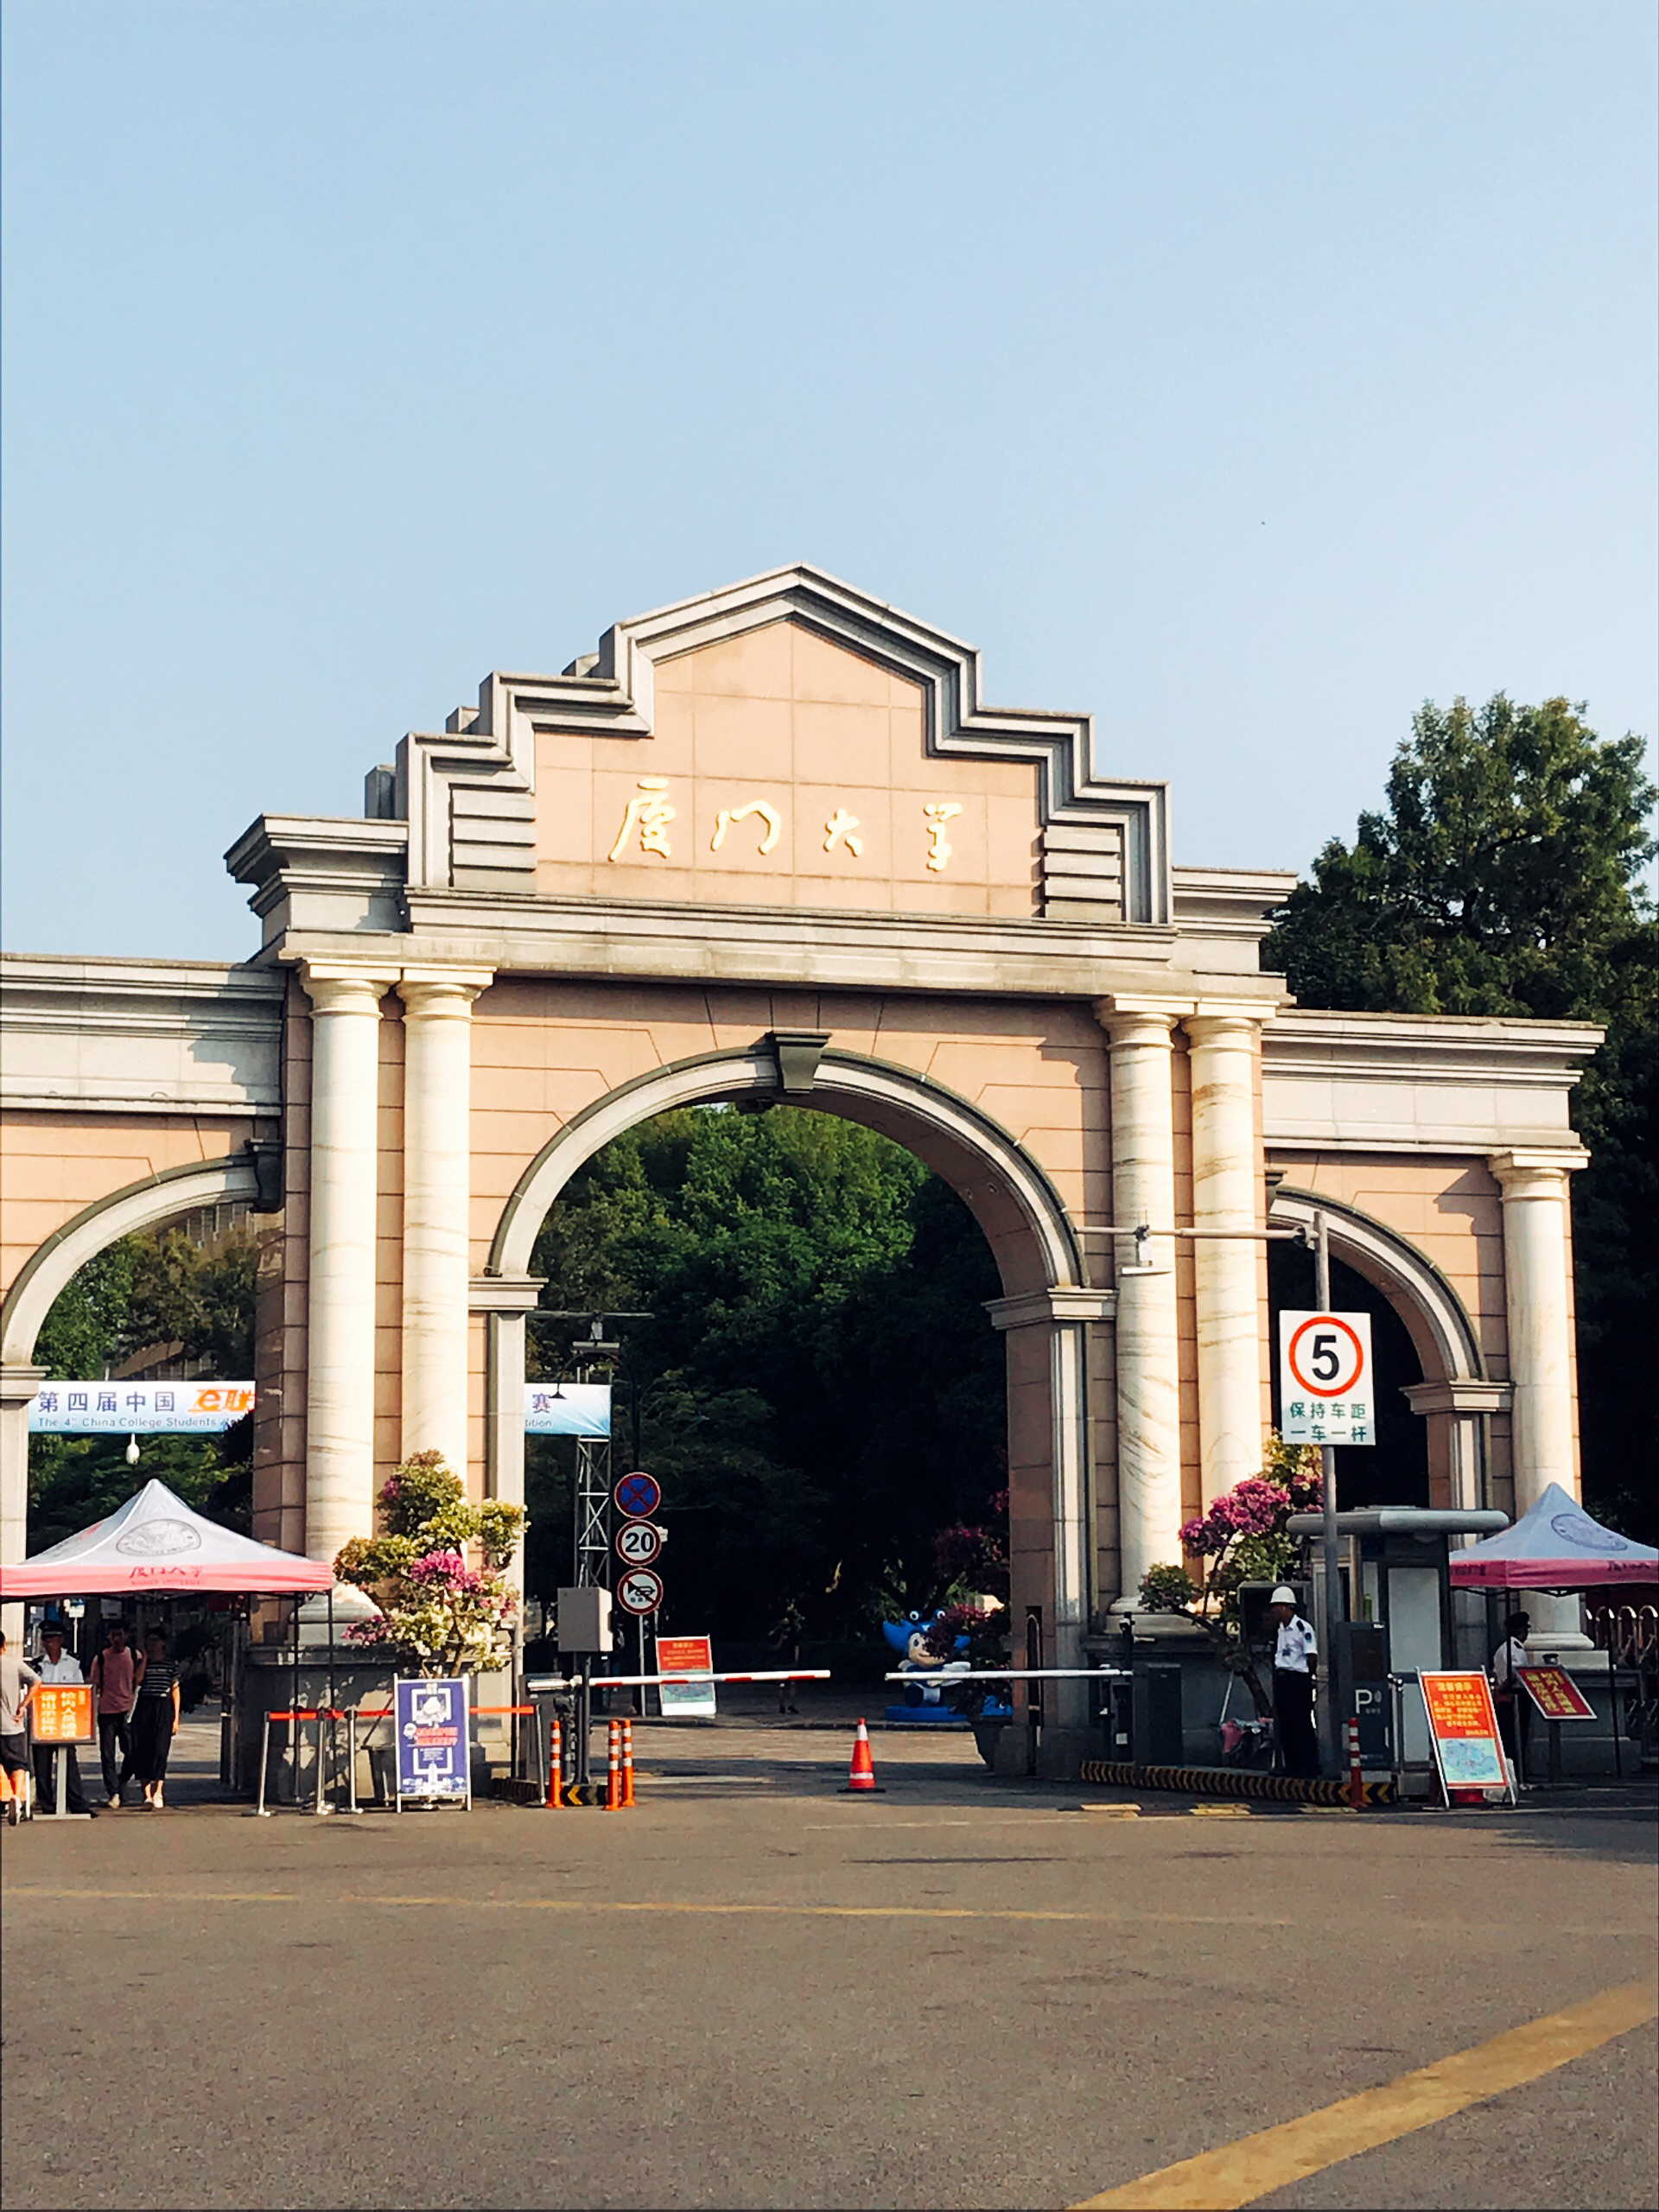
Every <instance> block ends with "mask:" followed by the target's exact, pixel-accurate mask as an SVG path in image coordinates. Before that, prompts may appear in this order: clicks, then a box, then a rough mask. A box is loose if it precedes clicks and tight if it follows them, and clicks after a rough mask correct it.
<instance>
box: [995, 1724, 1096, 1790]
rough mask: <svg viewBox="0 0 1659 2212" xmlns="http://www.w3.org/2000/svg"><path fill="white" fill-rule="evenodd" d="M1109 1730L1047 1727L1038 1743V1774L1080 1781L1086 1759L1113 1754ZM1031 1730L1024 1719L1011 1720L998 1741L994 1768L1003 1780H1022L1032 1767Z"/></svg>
mask: <svg viewBox="0 0 1659 2212" xmlns="http://www.w3.org/2000/svg"><path fill="white" fill-rule="evenodd" d="M1107 1757H1109V1752H1108V1751H1107V1749H1106V1735H1105V1731H1104V1730H1103V1729H1101V1728H1045V1729H1044V1730H1043V1731H1042V1732H1041V1734H1040V1735H1039V1738H1038V1743H1037V1774H1038V1777H1039V1780H1041V1781H1044V1782H1076V1781H1077V1778H1078V1777H1079V1776H1080V1774H1081V1773H1082V1770H1083V1762H1084V1759H1100V1758H1107ZM1031 1764H1032V1761H1031V1731H1030V1730H1029V1729H1028V1728H1027V1726H1026V1725H1025V1723H1024V1722H1023V1721H1019V1720H1011V1721H1010V1722H1009V1723H1008V1725H1007V1727H1006V1728H1004V1729H1003V1730H1002V1731H1001V1733H1000V1735H999V1737H998V1738H997V1745H996V1764H995V1767H994V1768H993V1769H992V1771H993V1772H994V1773H995V1775H996V1776H997V1777H998V1778H999V1779H1000V1780H1002V1781H1005V1782H1021V1781H1024V1780H1025V1779H1027V1777H1028V1776H1029V1774H1030V1771H1031Z"/></svg>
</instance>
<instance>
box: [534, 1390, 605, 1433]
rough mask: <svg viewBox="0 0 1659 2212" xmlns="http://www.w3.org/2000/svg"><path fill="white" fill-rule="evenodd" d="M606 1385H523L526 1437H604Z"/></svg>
mask: <svg viewBox="0 0 1659 2212" xmlns="http://www.w3.org/2000/svg"><path fill="white" fill-rule="evenodd" d="M610 1433H611V1386H610V1384H609V1383H525V1385H524V1434H525V1435H526V1436H608V1435H609V1434H610Z"/></svg>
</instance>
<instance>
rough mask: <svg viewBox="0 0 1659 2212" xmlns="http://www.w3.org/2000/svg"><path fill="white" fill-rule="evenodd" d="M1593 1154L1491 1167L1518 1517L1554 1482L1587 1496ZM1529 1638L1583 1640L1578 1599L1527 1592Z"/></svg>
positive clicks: (1550, 1155) (1536, 1156) (1519, 1157)
mask: <svg viewBox="0 0 1659 2212" xmlns="http://www.w3.org/2000/svg"><path fill="white" fill-rule="evenodd" d="M1584 1157H1585V1155H1584V1154H1581V1153H1568V1152H1500V1153H1497V1154H1494V1155H1493V1157H1492V1158H1491V1160H1490V1161H1489V1163H1488V1164H1489V1166H1491V1171H1492V1173H1493V1174H1494V1175H1496V1176H1497V1181H1498V1187H1499V1188H1500V1189H1501V1190H1502V1192H1503V1295H1504V1305H1505V1307H1506V1309H1507V1313H1508V1318H1509V1338H1510V1389H1512V1390H1513V1392H1514V1416H1513V1421H1514V1438H1515V1441H1514V1446H1513V1464H1514V1469H1515V1510H1516V1519H1517V1520H1518V1519H1519V1518H1520V1516H1522V1514H1523V1513H1525V1512H1526V1511H1527V1510H1528V1509H1529V1507H1530V1506H1533V1505H1535V1504H1536V1503H1537V1502H1538V1500H1539V1499H1540V1498H1541V1497H1542V1496H1543V1494H1544V1491H1546V1490H1547V1489H1548V1486H1549V1484H1551V1483H1559V1484H1560V1486H1561V1488H1562V1489H1563V1490H1564V1491H1567V1492H1568V1494H1569V1495H1570V1496H1572V1497H1577V1496H1578V1494H1579V1473H1578V1453H1577V1451H1576V1449H1575V1448H1574V1440H1573V1323H1572V1310H1573V1309H1572V1300H1571V1290H1572V1284H1571V1281H1570V1271H1571V1262H1570V1261H1569V1259H1568V1253H1569V1250H1570V1249H1571V1248H1570V1243H1569V1239H1568V1235H1567V1177H1568V1175H1569V1174H1570V1173H1571V1172H1572V1171H1573V1168H1575V1167H1578V1166H1582V1165H1583V1161H1584ZM1517 1603H1520V1604H1522V1605H1524V1607H1525V1610H1526V1611H1528V1612H1529V1613H1530V1614H1531V1616H1532V1637H1531V1641H1532V1642H1533V1643H1540V1642H1543V1641H1548V1642H1550V1643H1556V1644H1559V1643H1561V1642H1562V1641H1563V1639H1564V1638H1567V1637H1570V1638H1571V1640H1572V1642H1573V1643H1584V1642H1585V1640H1586V1639H1585V1638H1583V1637H1580V1636H1579V1635H1577V1634H1576V1633H1575V1631H1576V1630H1577V1629H1578V1624H1579V1601H1578V1599H1576V1598H1549V1597H1546V1596H1544V1595H1543V1594H1542V1593H1541V1592H1529V1593H1528V1595H1527V1596H1526V1597H1525V1598H1524V1599H1518V1600H1517Z"/></svg>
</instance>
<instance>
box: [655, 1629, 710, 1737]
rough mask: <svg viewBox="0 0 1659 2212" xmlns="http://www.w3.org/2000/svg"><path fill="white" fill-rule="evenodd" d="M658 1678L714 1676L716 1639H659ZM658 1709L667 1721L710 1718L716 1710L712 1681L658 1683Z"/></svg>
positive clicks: (695, 1637) (704, 1637)
mask: <svg viewBox="0 0 1659 2212" xmlns="http://www.w3.org/2000/svg"><path fill="white" fill-rule="evenodd" d="M657 1671H658V1674H659V1675H690V1674H701V1675H712V1674H713V1673H714V1671H715V1646H714V1640H713V1638H712V1637H707V1636H659V1637H658V1639H657ZM657 1704H658V1710H659V1711H660V1713H662V1715H663V1718H664V1719H665V1720H666V1719H670V1718H671V1717H673V1716H676V1715H677V1716H679V1717H681V1718H685V1719H696V1718H701V1719H709V1718H710V1717H711V1716H712V1714H713V1713H715V1711H716V1710H717V1707H715V1686H714V1684H713V1683H712V1682H673V1681H668V1682H659V1683H658V1685H657Z"/></svg>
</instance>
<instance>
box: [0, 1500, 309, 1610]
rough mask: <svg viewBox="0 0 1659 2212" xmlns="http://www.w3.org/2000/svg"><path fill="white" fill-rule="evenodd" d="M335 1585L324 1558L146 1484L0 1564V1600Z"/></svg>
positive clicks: (257, 1592) (268, 1593)
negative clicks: (105, 1514)
mask: <svg viewBox="0 0 1659 2212" xmlns="http://www.w3.org/2000/svg"><path fill="white" fill-rule="evenodd" d="M333 1587H334V1569H333V1568H332V1567H329V1566H328V1565H327V1562H326V1561H324V1560H315V1559H302V1558H301V1557H300V1555H299V1554H297V1553H296V1552H279V1551H278V1550H277V1548H276V1546H275V1545H274V1544H257V1543H255V1542H254V1541H253V1539H252V1538H251V1536H238V1535H237V1534H236V1533H235V1531H234V1530H233V1529H221V1528H220V1527H219V1523H218V1522H216V1521H207V1520H204V1519H203V1518H202V1516H201V1515H200V1513H196V1512H194V1511H193V1510H191V1508H190V1507H189V1506H188V1505H187V1504H186V1503H185V1502H184V1500H183V1499H182V1498H181V1497H175V1496H174V1494H173V1492H172V1491H170V1490H168V1486H167V1484H165V1483H161V1482H156V1481H153V1480H152V1481H150V1482H147V1483H146V1484H144V1486H143V1490H141V1491H139V1492H138V1495H137V1497H130V1498H129V1499H128V1500H127V1502H126V1503H125V1504H124V1506H122V1507H121V1508H120V1510H118V1512H115V1513H111V1515H110V1516H109V1518H108V1519H107V1520H105V1521H94V1522H93V1523H92V1527H91V1528H90V1529H82V1530H81V1531H80V1533H79V1535H74V1536H66V1537H65V1538H64V1540H63V1541H62V1542H61V1543H60V1544H54V1545H53V1547H52V1548H51V1550H50V1551H45V1552H37V1553H36V1554H35V1557H34V1558H33V1559H30V1560H22V1562H21V1563H20V1564H17V1565H6V1564H0V1598H10V1599H20V1598H125V1597H130V1596H133V1595H137V1594H139V1593H144V1594H148V1595H149V1596H153V1597H180V1598H183V1597H189V1596H191V1595H192V1594H194V1592H203V1593H204V1594H211V1595H215V1596H222V1595H225V1594H227V1593H237V1592H245V1593H246V1594H248V1595H249V1596H260V1597H276V1596H283V1595H286V1594H287V1593H288V1592H293V1591H301V1590H332V1589H333Z"/></svg>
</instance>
